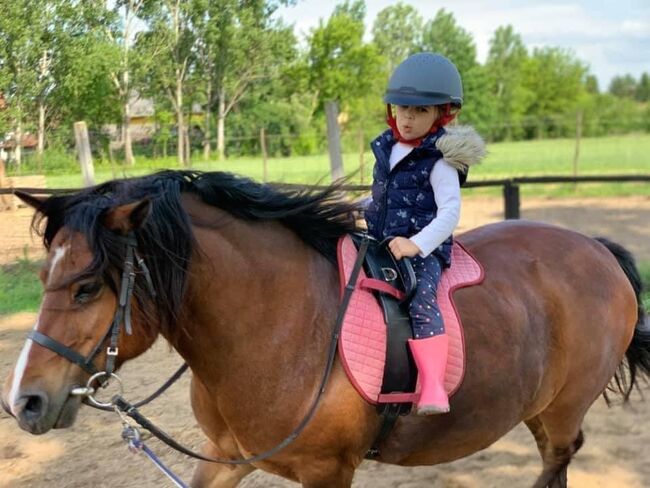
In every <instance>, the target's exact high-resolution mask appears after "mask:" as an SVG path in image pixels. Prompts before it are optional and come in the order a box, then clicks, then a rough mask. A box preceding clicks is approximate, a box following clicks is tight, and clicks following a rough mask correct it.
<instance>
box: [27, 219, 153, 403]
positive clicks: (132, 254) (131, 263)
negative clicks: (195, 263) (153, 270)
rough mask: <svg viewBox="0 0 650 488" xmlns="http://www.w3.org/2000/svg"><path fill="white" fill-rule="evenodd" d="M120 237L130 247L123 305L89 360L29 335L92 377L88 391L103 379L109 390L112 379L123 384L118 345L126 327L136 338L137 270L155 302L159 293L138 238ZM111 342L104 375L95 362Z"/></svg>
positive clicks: (37, 335)
mask: <svg viewBox="0 0 650 488" xmlns="http://www.w3.org/2000/svg"><path fill="white" fill-rule="evenodd" d="M120 237H121V239H122V240H123V242H124V244H125V245H126V257H125V259H124V267H123V269H122V279H121V283H120V292H119V301H118V304H117V309H116V310H115V315H114V316H113V321H112V322H111V325H110V326H109V327H108V329H107V330H106V332H105V333H104V335H103V336H102V338H101V339H100V341H99V342H98V343H97V345H96V346H95V347H94V348H93V350H92V351H91V352H90V353H89V354H88V355H87V356H83V355H81V354H79V353H78V352H77V351H75V350H73V349H70V348H69V347H68V346H66V345H65V344H63V343H61V342H59V341H57V340H56V339H52V338H51V337H49V336H47V335H45V334H43V333H41V332H38V331H36V330H32V331H31V332H30V333H29V334H27V338H28V339H31V340H32V341H34V342H35V343H37V344H39V345H41V346H43V347H45V348H47V349H49V350H51V351H53V352H55V353H57V354H58V355H59V356H62V357H64V358H66V359H67V360H68V361H70V362H71V363H74V364H76V365H77V366H79V367H80V368H81V369H83V370H84V371H86V372H87V373H88V374H90V379H89V380H88V383H87V385H86V388H92V385H93V384H94V383H95V381H99V380H101V379H103V381H100V384H101V385H102V386H105V384H106V383H107V382H108V379H109V378H117V381H120V380H119V378H118V377H117V376H116V375H115V374H114V372H115V362H116V360H117V355H118V353H119V349H118V347H117V342H118V340H119V336H120V331H121V330H122V326H124V330H125V332H126V334H127V335H131V334H133V326H132V325H131V299H132V297H133V289H134V286H135V278H136V266H137V269H139V270H140V272H141V273H142V274H143V275H144V277H145V280H146V283H147V289H148V291H149V294H150V295H151V297H152V298H155V296H156V290H155V289H154V286H153V282H152V280H151V274H150V273H149V268H147V265H146V264H145V262H144V260H143V259H142V258H141V257H140V256H139V255H138V252H137V247H138V241H137V239H136V237H135V234H134V233H133V231H130V232H129V233H128V234H127V235H126V236H120ZM107 340H108V346H107V347H106V364H105V366H104V369H103V370H101V371H100V370H98V369H97V367H96V366H95V364H94V361H95V358H96V357H97V355H98V354H99V353H100V352H101V350H102V348H103V346H104V344H105V343H106V341H107ZM89 398H90V399H91V400H90V401H91V403H92V402H93V400H94V397H92V395H91V396H90V397H89ZM97 403H100V402H97ZM104 406H105V405H104Z"/></svg>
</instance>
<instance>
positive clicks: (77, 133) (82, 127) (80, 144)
mask: <svg viewBox="0 0 650 488" xmlns="http://www.w3.org/2000/svg"><path fill="white" fill-rule="evenodd" d="M74 138H75V140H76V142H77V154H78V155H79V164H80V165H81V174H82V175H83V178H84V185H86V186H93V185H94V184H95V168H94V166H93V158H92V154H91V152H90V139H89V138H88V127H87V126H86V123H85V122H84V121H80V122H75V123H74Z"/></svg>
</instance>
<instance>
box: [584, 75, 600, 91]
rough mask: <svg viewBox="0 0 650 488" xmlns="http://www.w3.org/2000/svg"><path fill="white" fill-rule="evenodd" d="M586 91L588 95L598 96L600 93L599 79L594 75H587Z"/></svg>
mask: <svg viewBox="0 0 650 488" xmlns="http://www.w3.org/2000/svg"><path fill="white" fill-rule="evenodd" d="M585 89H586V90H587V93H590V94H591V95H598V94H599V93H600V87H599V86H598V78H596V77H595V76H594V75H587V78H586V79H585Z"/></svg>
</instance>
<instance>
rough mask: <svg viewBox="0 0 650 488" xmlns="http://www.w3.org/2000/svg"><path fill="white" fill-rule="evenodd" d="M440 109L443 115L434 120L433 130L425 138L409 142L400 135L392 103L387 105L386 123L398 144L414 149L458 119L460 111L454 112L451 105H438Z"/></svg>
mask: <svg viewBox="0 0 650 488" xmlns="http://www.w3.org/2000/svg"><path fill="white" fill-rule="evenodd" d="M438 107H439V108H440V109H441V110H442V115H441V116H440V117H438V118H437V119H436V120H434V122H433V124H432V125H431V128H430V129H429V132H427V133H426V134H425V135H424V136H422V137H418V138H416V139H408V140H407V139H404V137H402V134H400V132H399V129H398V128H397V120H395V117H394V116H393V110H392V108H391V105H390V103H387V104H386V122H387V123H388V126H389V127H390V128H391V129H392V131H393V137H394V138H395V139H397V141H398V142H404V143H406V144H409V145H411V146H413V147H418V146H419V145H420V144H422V141H423V140H424V139H425V137H427V136H428V135H429V134H435V133H436V132H438V130H439V129H440V128H441V127H444V126H445V125H447V124H448V123H449V122H451V121H452V120H454V118H456V114H458V110H455V111H453V112H452V107H451V103H446V104H445V105H438Z"/></svg>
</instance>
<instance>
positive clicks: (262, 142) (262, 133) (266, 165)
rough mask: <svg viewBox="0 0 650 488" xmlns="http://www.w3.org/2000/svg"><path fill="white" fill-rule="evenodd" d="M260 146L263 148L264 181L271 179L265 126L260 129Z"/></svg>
mask: <svg viewBox="0 0 650 488" xmlns="http://www.w3.org/2000/svg"><path fill="white" fill-rule="evenodd" d="M260 147H261V148H262V181H264V183H266V182H267V181H269V161H268V159H269V155H268V154H267V152H266V134H265V130H264V127H262V128H261V129H260Z"/></svg>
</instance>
